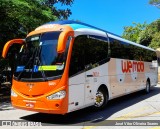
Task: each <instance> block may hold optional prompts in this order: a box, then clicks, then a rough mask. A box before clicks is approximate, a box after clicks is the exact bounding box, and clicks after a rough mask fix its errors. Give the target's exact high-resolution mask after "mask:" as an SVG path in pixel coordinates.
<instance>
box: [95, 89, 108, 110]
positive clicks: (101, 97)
mask: <svg viewBox="0 0 160 129" xmlns="http://www.w3.org/2000/svg"><path fill="white" fill-rule="evenodd" d="M107 102H108V94H107V92H106V90H105V89H104V88H100V89H98V91H97V93H96V97H95V105H94V107H95V109H98V110H99V109H103V108H104V107H105V106H106V105H107Z"/></svg>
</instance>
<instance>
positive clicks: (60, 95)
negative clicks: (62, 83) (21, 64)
mask: <svg viewBox="0 0 160 129" xmlns="http://www.w3.org/2000/svg"><path fill="white" fill-rule="evenodd" d="M65 96H66V91H64V90H61V91H59V92H56V93H54V94H52V95H50V96H47V99H48V100H54V99H63V98H64V97H65Z"/></svg>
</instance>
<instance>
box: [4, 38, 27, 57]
mask: <svg viewBox="0 0 160 129" xmlns="http://www.w3.org/2000/svg"><path fill="white" fill-rule="evenodd" d="M14 43H18V44H22V43H24V40H23V39H13V40H10V41H8V42H7V43H6V44H5V46H4V48H3V52H2V57H3V58H6V55H7V53H8V50H9V47H10V46H11V45H12V44H14Z"/></svg>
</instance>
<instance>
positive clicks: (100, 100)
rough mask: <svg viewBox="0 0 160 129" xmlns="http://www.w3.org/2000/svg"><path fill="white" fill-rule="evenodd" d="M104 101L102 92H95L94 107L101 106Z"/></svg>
mask: <svg viewBox="0 0 160 129" xmlns="http://www.w3.org/2000/svg"><path fill="white" fill-rule="evenodd" d="M103 103H104V95H103V94H102V92H97V94H96V98H95V106H96V107H101V106H102V105H103Z"/></svg>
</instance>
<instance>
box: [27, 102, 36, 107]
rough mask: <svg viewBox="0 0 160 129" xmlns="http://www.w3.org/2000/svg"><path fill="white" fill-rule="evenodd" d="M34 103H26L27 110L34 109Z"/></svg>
mask: <svg viewBox="0 0 160 129" xmlns="http://www.w3.org/2000/svg"><path fill="white" fill-rule="evenodd" d="M34 105H35V104H34V103H26V107H28V108H34Z"/></svg>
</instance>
